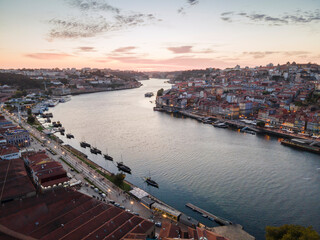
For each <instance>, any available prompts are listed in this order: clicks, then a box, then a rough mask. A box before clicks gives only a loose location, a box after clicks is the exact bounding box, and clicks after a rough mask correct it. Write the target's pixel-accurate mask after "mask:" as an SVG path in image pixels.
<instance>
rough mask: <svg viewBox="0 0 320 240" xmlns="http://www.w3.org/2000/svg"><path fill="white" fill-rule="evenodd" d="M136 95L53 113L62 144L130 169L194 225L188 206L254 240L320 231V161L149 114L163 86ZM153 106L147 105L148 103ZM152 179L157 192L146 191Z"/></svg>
mask: <svg viewBox="0 0 320 240" xmlns="http://www.w3.org/2000/svg"><path fill="white" fill-rule="evenodd" d="M142 83H143V86H142V87H140V88H137V89H130V90H122V91H111V92H101V93H94V94H84V95H79V96H73V97H72V100H71V101H69V102H66V103H63V104H59V105H57V106H56V107H55V108H53V109H51V110H50V111H51V112H52V113H53V115H54V120H60V121H61V122H62V124H63V126H64V127H65V129H66V133H69V132H70V133H72V134H74V136H75V139H71V140H69V139H66V138H65V137H63V136H61V137H60V138H61V139H62V140H63V141H64V142H65V143H67V144H70V145H72V146H74V147H76V148H77V149H79V150H82V151H83V152H84V153H85V154H87V155H88V156H89V158H90V159H91V160H93V161H94V162H96V163H98V164H99V165H101V166H103V167H104V168H106V169H108V170H109V171H111V172H115V173H116V172H117V168H116V166H115V165H114V163H112V162H110V161H105V160H103V158H102V157H101V156H99V155H98V156H96V155H92V154H91V153H90V151H89V150H88V149H86V150H85V149H83V148H80V146H79V142H80V141H83V140H85V141H87V142H89V143H91V144H92V145H93V146H96V147H98V148H99V149H101V150H102V151H103V152H106V151H108V154H109V155H111V156H113V157H114V159H115V161H120V160H121V158H122V160H123V162H124V163H125V164H126V165H128V166H130V167H131V169H132V175H127V177H126V179H127V180H128V181H130V182H132V183H133V184H135V185H137V186H139V187H140V188H142V189H144V190H146V191H148V192H150V193H151V194H153V195H155V196H156V197H158V198H159V199H161V200H163V201H164V202H166V203H168V204H169V205H172V206H173V207H175V208H177V209H178V210H180V211H183V212H184V213H186V214H188V215H190V216H192V217H195V218H196V219H197V220H199V221H201V222H203V223H205V224H206V225H209V226H212V222H211V221H209V220H207V219H204V218H203V217H202V216H201V215H200V214H197V213H195V212H193V211H192V210H190V209H188V208H186V207H185V204H186V203H188V202H190V203H193V204H194V205H197V206H199V207H201V208H203V209H205V210H207V211H209V212H211V213H213V214H215V215H217V216H221V217H223V218H226V219H228V220H230V221H232V222H235V223H238V224H241V225H242V226H243V227H244V229H245V230H246V231H247V232H249V233H250V234H252V235H253V236H255V237H256V238H257V239H264V234H265V226H267V225H274V226H278V225H282V224H300V225H303V226H310V225H312V226H313V227H314V228H315V229H316V230H317V231H318V232H319V231H320V204H319V197H320V158H319V155H316V154H313V153H308V152H303V151H299V150H295V149H291V148H289V147H285V146H282V145H281V144H280V143H279V142H278V139H277V138H273V137H269V136H261V135H250V134H244V133H239V132H237V131H234V130H229V129H217V128H214V127H212V126H210V125H205V124H202V123H199V122H198V121H196V120H193V119H189V118H178V117H174V116H173V115H170V114H167V113H161V112H154V111H153V107H154V100H155V97H152V98H145V97H144V94H145V93H146V92H154V94H156V91H157V90H158V89H160V88H164V89H167V88H170V87H171V86H170V84H168V83H164V79H151V80H147V81H142ZM150 101H152V102H150ZM149 174H150V175H151V176H152V179H154V180H155V181H157V182H158V184H159V186H160V187H159V189H156V188H153V187H151V186H147V185H146V184H145V183H144V182H143V179H142V178H143V177H145V176H149Z"/></svg>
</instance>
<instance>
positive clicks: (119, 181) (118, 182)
mask: <svg viewBox="0 0 320 240" xmlns="http://www.w3.org/2000/svg"><path fill="white" fill-rule="evenodd" d="M125 178H126V175H125V174H123V173H117V174H116V175H114V184H115V185H117V186H118V187H120V186H121V185H122V183H123V180H124V179H125Z"/></svg>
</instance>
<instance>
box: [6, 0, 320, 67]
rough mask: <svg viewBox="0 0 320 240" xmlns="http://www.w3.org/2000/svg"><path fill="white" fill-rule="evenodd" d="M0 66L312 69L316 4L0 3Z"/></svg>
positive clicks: (235, 0)
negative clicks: (306, 65) (301, 65)
mask: <svg viewBox="0 0 320 240" xmlns="http://www.w3.org/2000/svg"><path fill="white" fill-rule="evenodd" d="M0 31H1V35H0V68H23V67H25V68H53V67H59V68H67V67H76V68H81V67H96V68H112V69H123V70H140V71H149V70H150V71H153V70H184V69H195V68H206V67H218V68H226V67H234V66H235V65H237V64H239V65H240V66H241V67H245V66H250V67H252V66H259V65H266V64H268V63H273V64H278V63H280V64H283V63H286V62H288V61H290V62H292V61H296V62H297V63H307V62H312V63H318V64H320V0H304V1H301V0H281V1H279V0H268V1H267V0H260V1H257V0H243V1H240V0H28V1H26V0H0Z"/></svg>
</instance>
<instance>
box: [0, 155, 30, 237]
mask: <svg viewBox="0 0 320 240" xmlns="http://www.w3.org/2000/svg"><path fill="white" fill-rule="evenodd" d="M0 189H1V191H2V194H1V199H0V203H3V202H7V201H12V200H15V199H20V198H25V197H30V196H34V195H35V194H36V189H35V187H34V186H33V184H32V182H31V180H30V178H29V177H28V174H27V171H26V169H25V166H24V162H23V160H22V159H21V158H16V159H12V160H10V161H0ZM0 239H1V238H0Z"/></svg>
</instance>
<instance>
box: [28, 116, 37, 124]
mask: <svg viewBox="0 0 320 240" xmlns="http://www.w3.org/2000/svg"><path fill="white" fill-rule="evenodd" d="M27 121H28V123H29V124H31V125H32V124H34V122H35V121H36V119H35V117H33V116H29V117H28V119H27Z"/></svg>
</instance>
